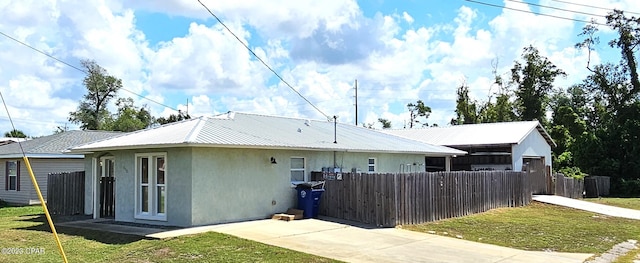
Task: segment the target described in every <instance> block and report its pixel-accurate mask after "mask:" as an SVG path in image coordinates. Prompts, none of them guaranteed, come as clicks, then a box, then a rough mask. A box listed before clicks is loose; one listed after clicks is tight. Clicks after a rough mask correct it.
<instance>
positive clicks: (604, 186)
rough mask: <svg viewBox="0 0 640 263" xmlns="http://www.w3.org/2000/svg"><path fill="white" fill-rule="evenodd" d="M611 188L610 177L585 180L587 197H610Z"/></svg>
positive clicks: (590, 177) (588, 177)
mask: <svg viewBox="0 0 640 263" xmlns="http://www.w3.org/2000/svg"><path fill="white" fill-rule="evenodd" d="M610 188H611V178H610V177H609V176H587V177H585V178H584V195H585V197H600V196H608V195H609V190H610Z"/></svg>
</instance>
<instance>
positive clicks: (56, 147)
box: [0, 131, 118, 204]
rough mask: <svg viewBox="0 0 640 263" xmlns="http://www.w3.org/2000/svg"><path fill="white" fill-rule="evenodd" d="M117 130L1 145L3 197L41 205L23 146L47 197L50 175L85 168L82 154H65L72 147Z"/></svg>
mask: <svg viewBox="0 0 640 263" xmlns="http://www.w3.org/2000/svg"><path fill="white" fill-rule="evenodd" d="M115 134H118V133H114V132H103V131H66V132H63V133H58V134H54V135H49V136H44V137H39V138H35V139H30V140H21V141H20V144H18V143H17V142H14V143H10V144H6V145H2V146H0V171H2V172H3V173H4V176H0V185H4V187H3V188H2V189H1V190H0V199H1V200H3V201H5V202H9V203H15V204H38V203H40V200H39V199H38V195H37V193H36V191H35V188H34V187H33V184H32V182H31V178H30V176H29V173H28V170H27V168H26V166H25V164H24V162H23V158H22V157H23V155H22V150H21V147H22V149H23V150H24V152H25V155H26V156H27V157H28V158H29V163H30V164H31V168H32V170H33V173H34V175H35V176H36V180H37V181H38V186H39V187H40V190H41V191H42V195H43V197H44V198H45V199H46V198H47V175H48V174H49V173H56V172H72V171H84V168H85V161H84V155H82V154H64V153H63V151H65V150H67V149H68V148H70V147H73V146H77V145H81V144H85V143H88V142H91V141H95V140H100V139H105V138H108V137H111V136H114V135H115Z"/></svg>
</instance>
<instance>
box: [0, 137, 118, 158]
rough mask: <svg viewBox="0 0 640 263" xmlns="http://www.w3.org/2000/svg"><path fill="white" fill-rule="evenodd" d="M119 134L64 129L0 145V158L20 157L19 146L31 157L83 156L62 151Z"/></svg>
mask: <svg viewBox="0 0 640 263" xmlns="http://www.w3.org/2000/svg"><path fill="white" fill-rule="evenodd" d="M118 134H121V133H120V132H107V131H66V132H62V133H58V134H53V135H49V136H43V137H39V138H35V139H30V140H26V141H22V142H20V144H18V143H11V144H7V145H2V146H0V158H22V151H21V150H20V146H22V149H24V152H25V154H26V155H27V157H32V158H84V156H83V155H69V154H64V153H63V152H64V151H66V150H67V149H69V148H71V147H74V146H77V145H81V144H86V143H88V142H92V141H97V140H102V139H106V138H110V137H113V136H115V135H118Z"/></svg>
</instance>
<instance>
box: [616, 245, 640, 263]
mask: <svg viewBox="0 0 640 263" xmlns="http://www.w3.org/2000/svg"><path fill="white" fill-rule="evenodd" d="M634 259H640V248H638V249H635V250H631V251H630V252H629V253H627V254H626V255H624V256H620V257H618V258H616V260H615V261H613V263H632V262H633V260H634Z"/></svg>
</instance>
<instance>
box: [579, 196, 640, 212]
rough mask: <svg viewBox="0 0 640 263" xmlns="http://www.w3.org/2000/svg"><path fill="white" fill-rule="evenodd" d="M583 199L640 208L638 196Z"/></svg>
mask: <svg viewBox="0 0 640 263" xmlns="http://www.w3.org/2000/svg"><path fill="white" fill-rule="evenodd" d="M584 200H585V201H589V202H594V203H598V204H603V205H611V206H617V207H624V208H629V209H636V210H640V198H587V199H584Z"/></svg>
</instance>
